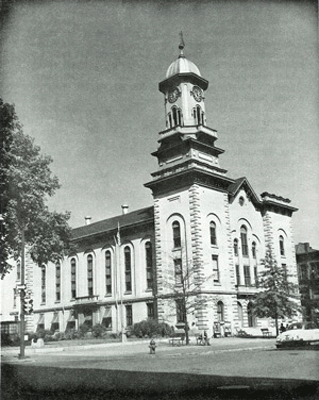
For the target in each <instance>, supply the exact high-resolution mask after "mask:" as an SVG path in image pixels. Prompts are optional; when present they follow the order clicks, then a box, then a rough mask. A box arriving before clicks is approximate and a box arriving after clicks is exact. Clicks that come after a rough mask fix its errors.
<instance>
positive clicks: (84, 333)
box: [78, 324, 90, 339]
mask: <svg viewBox="0 0 319 400" xmlns="http://www.w3.org/2000/svg"><path fill="white" fill-rule="evenodd" d="M89 330H90V328H89V326H88V325H86V324H83V325H81V326H80V328H79V330H78V337H79V338H80V339H83V338H84V337H86V336H87V333H88V331H89Z"/></svg>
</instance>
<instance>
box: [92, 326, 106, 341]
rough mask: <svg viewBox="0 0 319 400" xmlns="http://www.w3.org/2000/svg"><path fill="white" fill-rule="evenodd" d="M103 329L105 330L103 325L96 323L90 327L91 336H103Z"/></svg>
mask: <svg viewBox="0 0 319 400" xmlns="http://www.w3.org/2000/svg"><path fill="white" fill-rule="evenodd" d="M105 331H106V328H105V326H103V325H102V324H96V325H94V326H93V328H92V336H93V337H95V338H100V337H103V334H104V333H105Z"/></svg>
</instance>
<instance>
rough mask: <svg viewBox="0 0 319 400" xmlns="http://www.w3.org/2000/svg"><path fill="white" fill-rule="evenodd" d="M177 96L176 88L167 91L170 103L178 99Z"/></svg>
mask: <svg viewBox="0 0 319 400" xmlns="http://www.w3.org/2000/svg"><path fill="white" fill-rule="evenodd" d="M178 97H179V90H178V89H177V88H175V89H173V90H170V91H169V92H168V101H169V102H170V103H175V101H176V100H177V99H178Z"/></svg>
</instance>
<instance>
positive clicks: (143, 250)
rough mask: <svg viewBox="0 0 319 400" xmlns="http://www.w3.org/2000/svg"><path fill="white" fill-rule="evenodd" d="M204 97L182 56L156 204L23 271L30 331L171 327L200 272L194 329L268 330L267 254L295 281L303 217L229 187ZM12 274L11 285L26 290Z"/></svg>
mask: <svg viewBox="0 0 319 400" xmlns="http://www.w3.org/2000/svg"><path fill="white" fill-rule="evenodd" d="M207 89H208V81H207V80H206V79H205V78H204V77H202V76H201V73H200V71H199V69H198V67H197V66H196V65H195V64H194V63H193V62H191V61H189V60H188V59H187V58H186V57H185V55H184V49H183V46H180V54H179V56H178V58H177V59H176V60H175V61H174V62H173V63H172V64H171V65H170V66H169V68H168V70H167V72H166V77H165V79H164V80H163V81H161V82H160V83H159V90H160V92H161V93H162V94H163V96H164V100H165V115H164V116H163V117H164V118H163V128H164V130H163V131H161V132H159V135H158V147H157V150H155V151H154V152H153V153H152V155H153V156H154V157H156V158H157V160H158V167H157V169H156V171H154V172H153V173H152V174H151V177H152V178H151V179H150V181H149V182H147V183H146V184H145V187H146V189H145V190H151V191H152V195H153V199H154V201H153V204H152V205H150V206H149V207H147V208H143V209H140V210H135V211H130V210H128V207H127V206H122V208H123V210H122V212H121V213H119V214H120V215H118V216H114V217H113V218H109V219H105V220H101V221H98V222H92V223H89V219H88V220H87V223H86V224H85V225H84V226H82V227H79V228H76V229H73V233H72V234H73V241H74V243H75V244H76V246H77V252H76V253H74V254H73V255H71V256H69V257H67V258H63V260H61V262H60V263H58V264H56V265H54V264H51V263H49V264H48V265H43V266H42V267H38V266H36V265H34V264H33V263H32V262H31V261H30V260H29V259H27V264H26V280H27V282H26V284H27V288H28V289H30V290H32V292H33V299H34V312H33V314H32V315H30V316H26V326H27V330H28V331H36V330H37V329H39V328H45V329H51V330H52V331H55V330H59V331H65V330H66V329H69V328H78V327H79V326H81V325H82V324H88V325H89V326H93V325H95V324H98V323H101V324H103V325H105V326H106V327H107V328H108V329H110V330H112V331H114V332H116V331H119V330H120V329H121V327H122V326H124V327H128V326H131V325H132V324H134V323H136V322H139V321H141V320H143V319H146V318H148V317H149V318H158V319H159V320H161V321H166V322H168V323H169V324H170V325H173V326H175V325H176V324H177V323H182V322H183V315H182V313H181V312H180V308H179V304H178V303H177V304H173V305H172V303H174V301H172V299H171V298H170V293H171V291H172V288H173V287H174V285H175V284H177V285H178V283H179V282H178V281H179V279H180V271H181V268H183V269H185V268H186V269H192V270H193V274H192V277H191V279H194V280H195V281H196V280H197V282H198V281H200V282H201V285H200V288H198V286H196V291H195V292H196V293H194V296H195V297H196V298H197V299H198V298H200V299H203V298H204V299H206V302H199V303H198V306H197V307H196V308H195V309H194V310H193V311H192V312H191V313H190V314H189V315H188V322H189V325H191V326H196V327H197V329H199V330H202V329H206V330H208V331H209V332H210V333H211V334H212V333H213V328H214V326H215V327H217V326H218V325H221V326H222V325H223V324H228V325H229V326H231V329H232V330H233V331H234V330H235V328H236V327H238V328H240V327H254V326H255V327H259V326H261V324H265V323H268V321H261V320H258V319H256V318H255V317H254V315H253V313H252V301H251V300H252V296H253V295H254V294H255V293H256V291H257V290H258V288H257V285H256V283H257V275H258V272H259V271H260V268H261V266H260V260H261V259H262V258H264V256H265V250H266V246H267V245H270V246H271V249H272V251H273V253H274V255H275V257H276V259H277V262H278V263H279V264H282V265H285V266H286V268H287V270H288V273H289V274H291V275H293V276H295V277H296V279H297V269H296V257H295V246H294V242H293V234H292V223H291V220H292V214H293V213H294V212H295V211H296V210H297V209H296V208H295V207H293V206H292V205H291V203H290V200H289V199H285V198H283V197H281V196H277V195H274V194H269V193H267V192H264V193H262V194H261V195H260V196H258V195H257V194H256V193H255V191H254V189H253V188H252V187H251V185H250V183H249V181H248V180H247V178H245V177H242V178H232V177H229V176H228V175H227V170H226V169H224V168H223V167H222V166H221V165H220V156H221V155H222V154H223V153H224V150H223V149H221V148H219V147H218V146H216V142H217V139H218V135H217V131H216V130H215V129H213V128H211V127H209V126H208V125H207V122H206V121H207V117H208V116H207V115H206V110H205V91H206V90H207ZM154 112H156V110H154ZM154 148H155V143H154ZM119 173H120V171H119ZM282 179H284V176H283V177H282ZM265 183H266V182H265ZM116 240H117V241H116ZM16 273H18V271H17V270H14V271H12V272H11V274H10V275H11V277H9V278H8V279H13V277H14V279H17V280H19V276H18V275H15V274H16ZM6 279H7V278H6ZM191 287H192V282H190V283H189V288H190V290H191ZM14 293H16V291H14V290H12V293H11V297H12V299H13V298H14ZM195 297H194V298H195ZM18 311H19V302H18V298H16V299H15V303H14V304H12V307H11V309H10V314H11V316H14V315H16V316H17V318H18Z"/></svg>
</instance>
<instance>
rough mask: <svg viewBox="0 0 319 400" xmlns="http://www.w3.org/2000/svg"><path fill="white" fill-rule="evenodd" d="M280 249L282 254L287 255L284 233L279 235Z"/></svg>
mask: <svg viewBox="0 0 319 400" xmlns="http://www.w3.org/2000/svg"><path fill="white" fill-rule="evenodd" d="M279 249H280V255H281V256H284V255H285V243H284V237H283V236H282V235H280V236H279Z"/></svg>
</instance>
